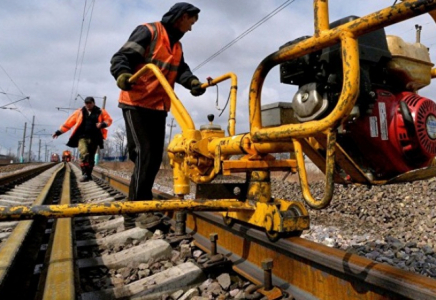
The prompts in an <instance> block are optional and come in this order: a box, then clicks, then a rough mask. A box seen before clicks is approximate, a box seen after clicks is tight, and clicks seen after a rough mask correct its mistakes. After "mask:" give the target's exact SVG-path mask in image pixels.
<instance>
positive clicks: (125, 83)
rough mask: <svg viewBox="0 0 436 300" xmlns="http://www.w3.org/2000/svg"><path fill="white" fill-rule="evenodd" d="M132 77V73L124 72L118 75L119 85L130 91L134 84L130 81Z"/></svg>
mask: <svg viewBox="0 0 436 300" xmlns="http://www.w3.org/2000/svg"><path fill="white" fill-rule="evenodd" d="M130 77H132V74H130V73H123V74H121V75H120V76H118V78H117V86H118V87H119V88H120V89H122V90H123V91H130V90H131V89H132V84H131V83H130V82H129V79H130Z"/></svg>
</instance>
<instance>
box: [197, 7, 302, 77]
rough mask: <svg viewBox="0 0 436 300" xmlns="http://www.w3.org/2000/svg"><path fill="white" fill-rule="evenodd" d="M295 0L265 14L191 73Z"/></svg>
mask: <svg viewBox="0 0 436 300" xmlns="http://www.w3.org/2000/svg"><path fill="white" fill-rule="evenodd" d="M295 1H296V0H287V1H285V2H284V3H282V4H281V5H280V6H279V7H277V8H276V9H274V10H273V11H272V12H270V13H269V14H267V15H266V16H265V17H263V18H262V19H260V20H259V21H258V22H257V23H255V24H254V25H253V26H251V27H250V28H248V29H247V30H246V31H244V32H243V33H241V34H240V35H239V36H238V37H236V38H235V39H234V40H233V41H231V42H230V43H228V44H227V45H225V46H224V47H223V48H221V49H220V50H218V51H217V52H215V53H214V54H212V55H211V56H210V57H209V58H207V59H206V60H205V61H203V62H202V63H200V64H199V65H198V66H196V67H195V68H193V69H192V71H193V72H195V71H196V70H198V69H200V68H201V67H202V66H204V65H205V64H207V63H208V62H210V61H211V60H213V59H214V58H215V57H217V56H218V55H220V54H221V53H223V52H224V51H225V50H227V49H228V48H230V47H231V46H233V45H234V44H236V43H237V42H238V41H239V40H241V39H242V38H244V37H245V36H246V35H248V34H249V33H251V32H252V31H253V30H255V29H256V28H257V27H259V26H260V25H262V24H263V23H265V22H266V21H268V20H269V19H271V18H272V17H273V16H275V15H276V14H277V13H279V12H280V11H281V10H283V9H284V8H285V7H287V6H288V5H290V4H292V3H293V2H295Z"/></svg>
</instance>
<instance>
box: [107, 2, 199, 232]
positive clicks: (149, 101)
mask: <svg viewBox="0 0 436 300" xmlns="http://www.w3.org/2000/svg"><path fill="white" fill-rule="evenodd" d="M199 13H200V9H198V8H197V7H195V6H193V5H192V4H189V3H186V2H180V3H176V4H174V5H173V6H172V7H171V8H170V10H169V11H168V12H167V13H165V14H164V15H163V17H162V20H161V21H160V22H154V23H146V24H142V25H139V26H138V27H136V29H135V30H134V31H133V32H132V34H131V35H130V37H129V39H128V41H127V42H126V43H125V44H124V45H123V46H122V47H121V49H120V50H118V52H116V53H115V54H114V55H113V57H112V59H111V67H110V72H111V74H112V75H113V76H114V78H115V79H116V81H117V85H118V87H119V88H120V89H121V92H120V96H119V105H118V107H120V108H121V109H122V111H123V117H124V120H125V123H126V133H127V147H128V151H129V158H130V160H131V161H133V163H134V165H135V167H134V170H133V174H132V177H131V181H130V187H129V196H128V199H129V200H131V201H135V200H152V199H153V195H152V187H153V183H154V180H155V177H156V175H157V173H158V171H159V168H160V165H161V162H162V156H163V150H164V141H165V127H166V126H165V124H166V117H167V113H168V111H169V110H170V105H171V101H170V98H169V97H168V95H167V94H166V92H165V91H164V89H163V87H162V86H161V85H160V84H159V82H158V80H157V79H156V77H155V76H154V74H152V73H151V72H150V73H149V74H145V75H143V76H142V77H141V78H139V79H138V81H137V82H136V83H135V84H134V85H131V84H130V83H129V78H130V77H131V76H132V74H134V73H135V72H137V71H138V70H139V69H141V68H142V67H143V66H144V65H145V64H147V63H153V64H155V65H156V66H157V67H158V68H159V69H160V70H161V71H162V73H163V74H164V76H165V78H166V79H167V80H168V82H169V83H170V85H171V86H172V87H174V84H175V82H177V83H179V84H181V85H182V86H183V87H185V88H186V89H188V90H190V91H191V94H192V95H193V96H200V95H202V94H203V93H204V92H205V89H203V88H201V84H202V83H201V82H200V81H199V80H198V78H197V77H196V76H194V75H193V74H192V72H191V69H190V68H189V66H188V65H187V64H186V62H185V60H184V57H183V51H182V45H181V43H180V39H181V38H182V37H183V35H184V34H185V33H186V32H188V31H190V30H191V29H192V25H194V24H195V22H196V21H197V20H198V14H199ZM125 219H126V218H125ZM134 224H135V223H134V217H132V218H130V221H125V227H126V228H130V227H133V226H134Z"/></svg>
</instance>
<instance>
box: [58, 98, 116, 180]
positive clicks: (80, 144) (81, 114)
mask: <svg viewBox="0 0 436 300" xmlns="http://www.w3.org/2000/svg"><path fill="white" fill-rule="evenodd" d="M111 124H112V118H111V116H110V115H109V114H108V112H107V111H106V110H104V109H101V108H100V107H98V106H96V105H95V100H94V98H93V97H86V98H85V106H83V107H82V108H79V109H78V110H76V111H75V112H74V113H73V114H72V115H71V116H69V117H68V119H67V120H66V121H65V123H64V124H62V126H61V127H60V128H59V130H56V132H55V133H53V138H54V139H56V138H57V137H58V136H60V135H61V134H63V133H65V132H67V131H68V130H70V129H71V128H73V127H74V128H73V130H72V132H71V136H70V139H69V140H68V143H67V146H69V147H72V148H76V147H77V148H78V150H79V159H80V167H81V169H82V177H81V178H80V179H79V180H80V181H81V182H85V181H89V180H92V176H91V174H92V169H93V168H94V156H95V153H96V151H97V147H100V149H103V140H104V139H106V137H107V129H106V127H109V126H110V125H111Z"/></svg>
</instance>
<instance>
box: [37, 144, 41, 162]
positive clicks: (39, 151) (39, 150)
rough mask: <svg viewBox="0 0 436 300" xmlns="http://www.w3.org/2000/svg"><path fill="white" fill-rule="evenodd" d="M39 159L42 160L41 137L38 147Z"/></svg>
mask: <svg viewBox="0 0 436 300" xmlns="http://www.w3.org/2000/svg"><path fill="white" fill-rule="evenodd" d="M38 161H39V162H40V161H41V139H39V147H38Z"/></svg>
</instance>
